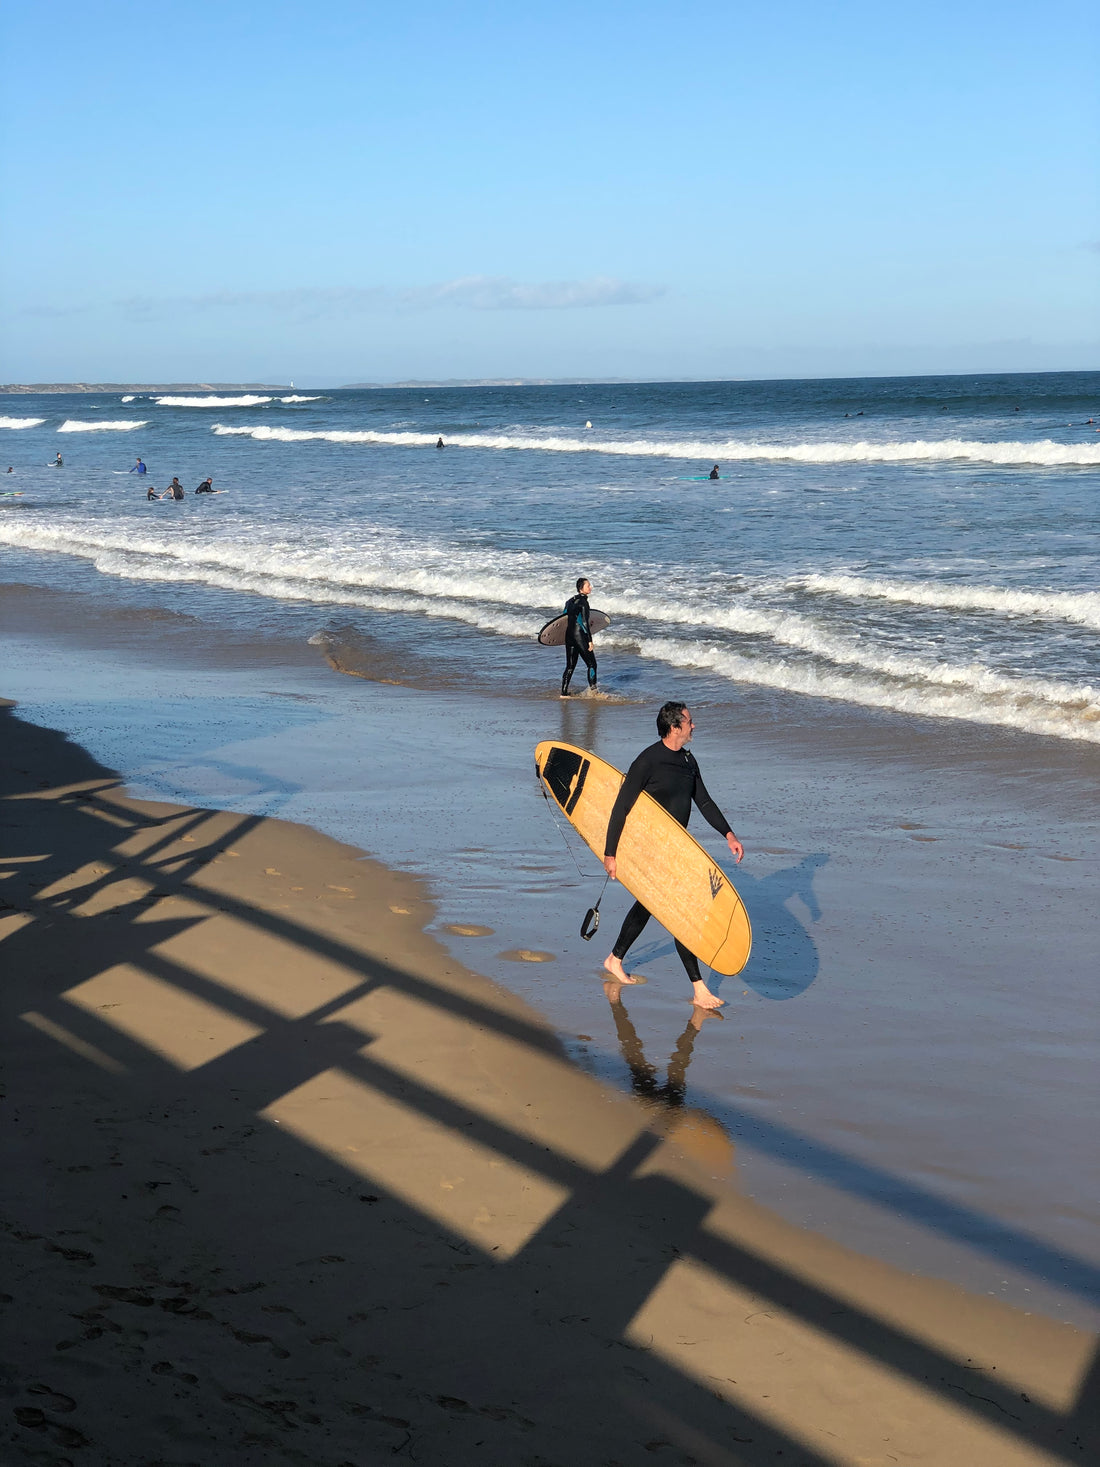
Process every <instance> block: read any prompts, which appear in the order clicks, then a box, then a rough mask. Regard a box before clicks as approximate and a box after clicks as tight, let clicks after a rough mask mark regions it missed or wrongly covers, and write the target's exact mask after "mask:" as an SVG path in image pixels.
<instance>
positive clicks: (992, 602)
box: [786, 575, 1100, 631]
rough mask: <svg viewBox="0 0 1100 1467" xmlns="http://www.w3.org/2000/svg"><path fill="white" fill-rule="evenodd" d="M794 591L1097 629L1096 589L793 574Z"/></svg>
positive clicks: (1099, 597)
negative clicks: (1021, 587)
mask: <svg viewBox="0 0 1100 1467" xmlns="http://www.w3.org/2000/svg"><path fill="white" fill-rule="evenodd" d="M786 585H787V586H788V587H789V588H791V589H794V590H801V591H808V592H810V593H811V594H814V593H816V594H820V595H828V596H843V597H847V598H850V599H855V600H861V601H862V600H867V599H871V600H880V601H890V602H894V603H896V604H900V605H906V606H931V607H935V608H937V609H940V610H945V611H992V612H994V613H996V614H997V615H999V616H1006V617H1010V616H1021V617H1033V618H1039V619H1041V620H1043V621H1070V622H1076V623H1077V624H1078V625H1079V626H1085V627H1092V628H1093V629H1094V630H1096V631H1100V592H1098V591H1014V590H1010V589H1008V588H1006V587H1001V586H953V585H945V584H943V583H942V582H939V581H888V580H878V579H875V578H873V577H872V578H864V577H862V576H816V575H815V576H796V577H793V578H792V579H790V580H788V581H787V582H786Z"/></svg>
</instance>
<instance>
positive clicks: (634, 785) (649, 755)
mask: <svg viewBox="0 0 1100 1467" xmlns="http://www.w3.org/2000/svg"><path fill="white" fill-rule="evenodd" d="M643 790H645V792H646V793H647V794H649V795H652V796H653V798H654V799H655V800H656V801H657V803H658V805H660V807H661V809H662V810H667V811H668V813H669V814H670V815H671V816H672V818H673V820H676V821H678V822H679V824H681V825H683V826H684V827H685V828H686V826H687V823H688V817H689V816H690V815H691V805H692V801H693V800H694V802H695V804H696V805H697V806H698V807H699V813H700V814H701V815H702V816H703V819H704V820H706V821H707V823H708V824H710V825H713V827H714V829H715V830H717V831H718V833H719V834H720V835H729V834H730V833H731V826H730V823H729V821H728V820H727V819H726V817H725V816H724V815H723V814H722V812H721V810H719V808H718V806H717V805H716V804H715V803H714V801H713V800H712V799H711V797H710V795H709V793H708V792H707V787H706V785H705V784H704V783H703V777H702V775H701V774H700V773H699V766H698V764H696V762H695V755H694V754H692V753H691V752H690V751H689V750H687V749H670V748H669V747H668V745H667V744H666V743H664V742H663V740H661V739H658V740H657V742H656V743H655V744H650V746H649V748H648V749H643V750H642V752H641V753H640V754H639V755H638V757H637V759H635V760H634V763H633V764H632V765H631V766H630V768H629V769H628V770H627V772H626V778H625V779H624V780H623V783H622V788H621V789H620V790H619V793H618V796H617V798H616V800H615V804H614V805H613V806H612V810H611V818H610V820H609V821H608V822H607V839H606V841H605V843H604V852H605V854H606V855H608V856H614V855H615V854H616V852H617V851H618V849H619V837H620V836H621V835H622V833H623V826H624V825H625V824H626V817H627V816H628V815H629V814H630V812H631V810H632V809H633V808H634V805H635V802H636V801H637V798H638V796H639V795H640V794H641V793H642V791H643ZM648 921H649V910H648V908H646V907H643V906H642V904H641V902H635V903H634V905H633V906H632V907H631V909H630V911H629V912H627V914H626V919H625V921H624V922H623V925H622V930H621V931H620V933H619V936H618V938H617V939H616V942H615V946H614V947H613V948H612V949H611V951H612V953H613V954H614V955H615V957H617V958H618V959H619V960H620V961H622V959H623V958H625V957H626V954H627V952H628V951H629V949H630V946H631V944H632V943H634V942H636V941H637V939H638V937H639V935H640V934H641V931H642V928H643V927H644V926H645V924H646V923H647V922H648ZM676 951H677V952H678V953H679V954H680V961H681V962H682V963H683V965H684V967H685V968H686V969H687V975H688V977H689V978H690V979H691V981H692V982H693V983H698V982H699V981H700V978H701V977H702V975H701V974H700V972H699V962H698V959H697V958H696V957H695V954H694V953H692V952H689V951H688V949H687V948H686V947H685V946H684V945H683V943H682V942H680V941H679V939H677V941H676Z"/></svg>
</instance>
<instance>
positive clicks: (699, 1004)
mask: <svg viewBox="0 0 1100 1467" xmlns="http://www.w3.org/2000/svg"><path fill="white" fill-rule="evenodd" d="M604 967H605V968H606V967H607V964H606V963H605V964H604ZM691 995H692V996H691V1001H692V1003H693V1004H694V1005H695V1007H696V1008H697V1009H720V1008H721V1007H722V1005H723V1004H724V1003H725V1001H726V1000H725V999H724V998H719V997H718V995H717V994H716V993H711V991H710V989H709V988H708V987H707V985H706V984H705V983H704V982H703V980H702V979H701V978H700V979H699V981H698V982H697V983H693V984H692V985H691Z"/></svg>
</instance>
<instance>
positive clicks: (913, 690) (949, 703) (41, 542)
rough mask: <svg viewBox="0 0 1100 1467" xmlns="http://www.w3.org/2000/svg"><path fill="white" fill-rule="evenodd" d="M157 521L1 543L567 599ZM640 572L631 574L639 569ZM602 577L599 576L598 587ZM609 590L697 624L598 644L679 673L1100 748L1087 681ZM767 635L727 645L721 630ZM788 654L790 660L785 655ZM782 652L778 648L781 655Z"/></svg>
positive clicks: (271, 584) (301, 579) (300, 587)
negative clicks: (192, 532) (934, 656)
mask: <svg viewBox="0 0 1100 1467" xmlns="http://www.w3.org/2000/svg"><path fill="white" fill-rule="evenodd" d="M180 529H182V527H178V528H174V529H173V531H171V532H166V531H163V530H161V529H160V528H159V527H153V526H150V528H149V529H148V530H147V531H136V530H133V529H122V528H120V529H118V530H115V531H110V530H106V531H105V530H101V529H99V528H93V527H91V526H69V527H65V526H57V525H34V524H31V525H27V524H22V525H20V524H11V525H9V524H6V523H5V524H3V525H0V543H6V544H12V545H21V546H24V547H26V548H33V549H40V550H52V551H56V552H62V553H66V554H73V555H80V556H83V557H85V558H88V559H90V560H91V561H92V562H93V563H94V564H95V565H96V567H97V569H99V570H100V571H102V572H103V573H105V574H111V575H119V576H125V577H127V578H129V579H136V580H157V581H172V582H193V583H199V584H203V585H207V586H214V587H218V588H221V589H225V590H231V591H247V592H253V593H255V594H258V595H262V596H265V597H269V598H274V599H276V600H287V601H311V602H314V603H318V604H327V605H338V606H348V607H362V608H367V609H372V610H376V611H391V612H400V613H404V614H409V613H419V614H422V615H427V616H431V617H436V618H446V619H448V620H451V621H458V622H461V623H463V624H466V625H469V626H476V627H478V628H480V629H482V630H484V631H494V632H497V633H499V634H501V635H505V636H509V637H517V638H522V639H524V640H529V639H530V638H531V637H532V635H533V632H534V630H535V628H536V626H537V621H538V618H539V617H540V616H543V615H544V614H545V612H546V609H547V608H553V607H554V606H556V605H557V604H558V603H559V600H560V595H561V586H562V583H563V579H564V578H565V568H564V567H563V566H559V565H557V564H555V563H551V562H550V561H549V560H543V561H541V562H536V561H535V559H534V557H532V556H530V555H527V554H524V553H521V552H515V553H512V554H511V555H502V554H498V555H496V556H495V557H494V564H495V566H496V567H498V569H497V570H494V571H493V572H491V573H486V571H485V568H484V564H483V560H482V558H481V556H480V555H479V554H478V553H474V552H462V551H457V550H456V549H455V548H454V547H452V546H445V545H433V544H431V543H430V542H415V543H414V542H412V541H410V540H409V538H408V537H407V536H406V537H402V536H400V535H397V534H395V533H393V532H390V531H377V530H371V528H370V527H361V529H362V533H363V535H364V537H365V539H364V540H362V541H361V542H360V543H358V544H354V545H350V544H346V543H336V544H332V543H329V544H325V543H322V542H315V543H313V544H309V543H293V542H291V541H287V540H284V541H269V542H267V543H263V542H259V543H256V542H254V541H247V540H239V539H234V540H232V541H229V540H227V541H220V542H213V543H212V542H211V541H210V540H209V539H207V538H206V537H205V536H204V537H203V538H202V539H201V540H200V539H198V538H197V537H196V538H187V537H186V536H185V535H181V533H180ZM635 569H637V568H635ZM604 579H605V578H604V577H601V581H603V580H604ZM607 584H608V585H609V586H610V587H611V588H610V589H609V590H608V591H607V592H606V593H605V592H604V591H601V593H600V598H599V599H600V604H601V607H602V608H603V609H605V610H607V611H608V612H610V613H612V615H613V616H615V617H617V618H618V617H635V618H637V619H638V620H639V621H640V622H642V623H645V622H650V623H656V624H658V625H662V626H681V627H683V628H685V629H689V634H688V635H685V636H661V635H656V636H651V635H649V634H648V633H647V632H646V630H645V629H644V626H642V627H640V628H639V631H638V633H637V634H636V635H631V634H630V632H629V630H628V629H627V628H624V627H623V626H622V625H621V623H620V624H618V625H616V626H615V627H613V628H612V630H611V631H610V632H608V633H604V634H603V635H602V636H601V639H600V640H601V644H603V645H606V646H612V647H619V648H622V649H624V650H631V651H637V652H639V653H640V655H642V656H643V657H646V658H652V659H656V660H659V661H662V662H667V663H669V664H670V665H672V666H677V667H696V668H700V669H704V670H707V671H709V672H712V673H715V674H717V675H719V676H722V677H725V678H728V679H730V680H731V681H733V682H745V683H752V684H755V685H757V686H763V687H772V688H777V689H782V690H785V691H788V692H794V693H800V694H804V695H806V696H811V697H823V698H833V699H838V700H842V701H847V702H852V703H857V704H860V705H862V706H865V707H873V708H882V709H884V710H890V709H892V710H894V711H897V712H902V713H906V714H921V715H931V716H936V717H945V718H958V719H969V720H971V721H974V722H979V723H986V724H993V725H998V726H1002V727H1006V728H1016V729H1022V730H1028V731H1030V732H1032V733H1038V734H1046V735H1052V736H1055V737H1059V738H1075V739H1085V740H1088V741H1090V742H1100V689H1097V688H1095V687H1093V686H1091V685H1088V684H1073V683H1067V682H1056V681H1054V680H1052V679H1043V678H1035V677H1024V676H1011V675H1008V674H1005V673H1002V672H998V671H995V670H993V669H992V668H989V667H987V666H985V665H983V664H981V663H977V662H971V663H965V664H963V663H960V664H952V663H949V662H944V661H933V660H931V659H927V658H920V657H915V656H910V655H902V654H898V653H894V652H892V651H891V650H890V649H889V648H887V647H883V646H881V645H875V644H874V643H873V642H872V641H871V640H870V639H866V638H858V639H857V638H850V637H845V636H842V635H838V634H836V633H834V632H831V631H829V630H828V629H827V628H824V627H822V626H821V625H819V624H818V623H817V622H816V621H815V620H813V619H811V618H808V617H804V616H800V615H798V614H796V613H793V612H789V611H784V610H782V609H776V608H770V607H766V606H765V607H761V606H759V605H753V604H752V603H751V601H749V599H748V598H747V597H746V598H745V600H744V602H743V603H742V602H741V600H740V599H739V598H738V599H735V600H734V601H732V602H731V598H730V597H729V596H724V597H723V598H722V600H721V601H718V600H716V599H714V598H713V597H707V596H700V595H698V594H695V593H693V592H692V589H691V588H690V587H685V589H684V593H683V596H682V598H678V597H677V596H676V595H675V594H662V593H660V592H658V593H655V594H653V595H646V594H644V593H638V592H634V591H631V592H616V591H615V590H614V587H613V586H611V582H610V579H609V578H608V579H607ZM729 633H734V634H736V635H740V636H744V637H749V638H759V639H760V641H759V646H760V653H759V655H756V653H755V648H754V647H753V646H751V645H750V646H749V647H748V648H747V649H746V648H744V647H743V646H742V647H736V648H735V647H732V646H730V645H729V644H728V643H726V644H723V642H722V641H721V638H722V636H723V634H727V635H728V634H729ZM784 648H789V649H792V651H793V652H794V653H795V656H794V657H786V656H783V655H782V649H784ZM776 654H779V655H776Z"/></svg>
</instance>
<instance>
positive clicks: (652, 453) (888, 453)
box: [158, 398, 1100, 467]
mask: <svg viewBox="0 0 1100 1467" xmlns="http://www.w3.org/2000/svg"><path fill="white" fill-rule="evenodd" d="M158 401H160V402H163V401H165V399H163V398H158ZM204 405H205V404H204ZM209 405H211V406H212V405H213V404H212V403H211V404H209ZM238 405H239V400H238ZM214 432H215V433H219V434H222V435H233V434H236V435H240V436H243V437H247V438H254V439H256V440H257V441H259V442H271V443H307V442H311V441H323V442H327V443H377V444H391V445H393V446H394V447H408V448H426V447H431V446H433V445H434V444H435V441H436V439H437V437H438V436H439V435H438V434H437V433H434V432H432V433H416V432H399V433H386V432H378V431H375V430H373V429H330V430H324V431H322V430H315V431H312V432H311V431H308V430H306V429H296V428H279V427H272V426H270V425H268V424H264V423H259V424H253V425H251V426H248V427H245V426H242V427H235V426H232V425H230V424H225V423H215V424H214ZM447 445H448V447H451V448H490V449H516V450H537V451H539V452H542V453H603V454H614V455H617V456H620V457H628V458H682V459H706V460H709V461H710V462H711V463H716V462H717V463H721V462H726V463H737V462H749V461H752V460H765V461H766V460H770V461H775V462H782V461H784V460H786V461H789V462H792V463H807V464H842V463H904V462H922V461H923V462H942V463H946V462H951V461H953V460H954V461H960V460H961V461H963V462H966V463H982V464H1036V465H1042V466H1043V467H1059V466H1066V465H1100V443H1085V444H1064V443H1055V442H1053V440H1051V439H1049V438H1047V439H1042V440H1040V441H1038V442H1035V443H981V442H971V441H968V440H966V439H961V438H950V439H933V440H930V441H928V442H925V441H921V440H913V441H910V442H904V443H891V442H882V443H872V442H859V443H829V442H823V443H756V442H746V441H743V440H741V439H733V438H731V439H727V440H726V441H724V442H720V441H715V440H713V439H712V440H707V441H703V440H697V439H690V440H688V439H685V440H679V441H675V442H673V441H669V442H663V441H661V440H658V439H652V438H631V439H623V440H611V439H593V438H583V439H582V438H558V437H554V436H552V435H549V434H548V435H546V436H535V435H530V436H529V435H527V434H515V433H455V434H454V435H452V436H449V437H448V438H447Z"/></svg>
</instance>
